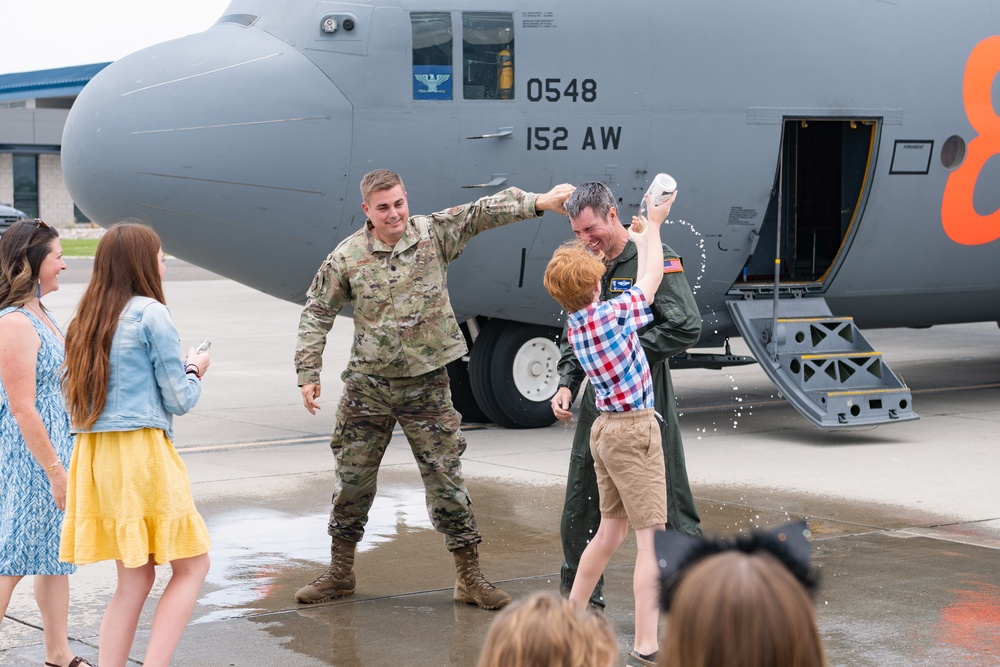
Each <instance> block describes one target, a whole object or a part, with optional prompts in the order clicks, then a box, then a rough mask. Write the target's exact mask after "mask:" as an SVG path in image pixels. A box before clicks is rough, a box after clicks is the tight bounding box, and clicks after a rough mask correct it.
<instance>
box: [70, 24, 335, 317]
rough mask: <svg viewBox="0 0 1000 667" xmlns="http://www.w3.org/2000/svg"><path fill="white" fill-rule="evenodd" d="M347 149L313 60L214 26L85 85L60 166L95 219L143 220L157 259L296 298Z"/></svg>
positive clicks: (321, 241)
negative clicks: (154, 240)
mask: <svg viewBox="0 0 1000 667" xmlns="http://www.w3.org/2000/svg"><path fill="white" fill-rule="evenodd" d="M350 153H351V105H350V103H349V101H348V100H347V99H346V98H345V97H344V95H343V94H342V93H341V92H340V90H338V89H337V87H336V86H335V85H334V84H333V83H332V82H331V81H330V79H329V78H328V77H327V76H326V75H325V74H324V73H323V72H322V71H321V70H320V69H319V68H317V67H316V65H315V64H314V63H313V62H311V61H310V60H309V59H307V58H306V57H305V56H303V55H302V54H301V53H300V52H299V51H297V50H296V49H295V48H293V47H291V46H289V45H288V44H286V43H285V42H282V41H280V40H278V39H277V38H275V37H273V36H272V35H270V34H268V33H266V32H264V31H262V30H259V29H254V28H244V27H241V26H238V25H232V24H218V25H215V26H213V27H211V28H210V29H208V30H206V31H205V32H203V33H200V34H197V35H192V36H190V37H185V38H183V39H178V40H174V41H171V42H166V43H163V44H159V45H157V46H154V47H151V48H149V49H145V50H143V51H139V52H138V53H135V54H132V55H130V56H128V57H126V58H123V59H121V60H119V61H116V62H115V63H112V64H111V65H110V66H108V67H107V68H105V69H104V70H103V71H102V72H101V73H100V74H99V75H98V76H96V77H95V78H94V79H93V80H92V81H91V82H90V83H89V84H88V85H87V86H86V87H85V88H84V90H83V92H82V93H81V94H80V96H79V98H78V99H77V101H76V103H75V104H74V106H73V109H72V110H71V112H70V115H69V118H68V120H67V123H66V129H65V132H64V134H63V148H62V164H63V175H64V178H65V180H66V185H67V187H68V188H69V191H70V193H71V194H72V196H73V199H74V201H75V202H76V204H77V205H78V206H79V207H80V209H81V210H83V211H84V212H85V213H86V214H87V215H88V216H90V217H91V219H93V220H95V221H96V222H99V223H100V224H102V225H110V224H112V223H114V222H116V221H118V220H121V219H123V218H128V217H135V218H139V219H141V220H144V221H147V222H148V223H149V224H151V225H152V226H153V227H154V228H155V229H156V230H157V232H158V233H159V234H160V237H161V238H162V239H163V245H164V248H165V249H166V250H167V251H168V252H170V253H172V254H174V255H176V256H178V257H180V258H182V259H185V260H188V261H191V262H194V263H197V264H199V265H202V266H205V267H207V268H209V269H211V270H213V271H215V272H217V273H220V274H222V275H226V276H228V277H230V278H233V279H236V280H239V281H241V282H243V283H246V284H249V285H251V286H253V287H256V288H258V289H261V290H262V291H265V292H268V293H270V294H273V295H274V296H278V297H281V298H285V299H291V300H299V299H300V298H301V295H302V294H303V293H304V291H305V289H306V288H307V287H308V285H309V282H310V280H311V278H312V276H313V274H314V273H315V270H316V268H317V267H318V266H319V264H320V262H321V261H322V259H323V258H324V257H325V256H326V254H327V253H328V252H329V251H330V249H331V248H332V247H333V244H334V242H335V240H336V234H337V226H338V224H339V221H340V219H341V214H342V210H343V205H344V197H345V193H346V188H347V175H348V166H349V159H350Z"/></svg>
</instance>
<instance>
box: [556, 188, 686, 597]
mask: <svg viewBox="0 0 1000 667" xmlns="http://www.w3.org/2000/svg"><path fill="white" fill-rule="evenodd" d="M566 212H567V214H568V215H569V218H570V223H571V224H572V226H573V233H574V234H575V235H576V237H577V238H578V239H580V240H581V241H582V242H583V243H585V244H586V245H587V247H588V248H590V249H591V250H592V251H593V252H594V253H600V254H601V255H603V259H604V262H605V265H606V267H607V270H606V271H605V273H604V276H603V277H602V278H601V299H609V298H611V297H613V296H615V295H617V294H621V293H622V292H624V291H625V290H627V289H629V288H630V287H632V283H633V282H635V277H636V270H637V269H638V261H637V253H636V248H635V244H634V243H633V242H632V241H631V240H629V235H628V230H627V229H626V228H625V227H624V226H623V225H622V223H621V220H620V219H619V218H618V209H617V208H616V207H615V199H614V195H613V194H612V192H611V190H610V189H609V188H608V187H607V186H606V185H604V184H603V183H596V182H595V183H584V184H582V185H580V186H579V187H577V189H576V192H574V193H573V196H572V197H570V198H569V200H568V201H567V202H566ZM663 258H664V262H663V273H664V275H663V282H661V283H660V287H659V289H657V291H656V297H655V298H654V300H653V303H652V304H651V306H652V310H653V322H652V323H651V324H648V325H647V326H646V327H644V328H642V329H640V330H639V340H640V341H641V342H642V349H643V350H644V351H645V352H646V360H647V361H648V362H649V367H650V370H651V371H652V374H653V395H654V399H655V409H656V412H657V414H659V415H660V416H661V417H662V421H661V422H660V436H661V441H662V443H663V460H664V463H665V464H666V472H667V477H666V479H667V525H668V526H670V527H671V528H673V529H675V530H679V531H681V532H683V533H688V534H690V535H697V534H699V533H700V532H701V528H700V521H701V520H700V519H699V517H698V510H697V508H696V507H695V505H694V497H693V496H692V494H691V486H690V484H689V483H688V477H687V469H686V468H685V466H684V447H683V443H682V442H681V432H680V427H679V426H678V424H677V405H676V403H675V401H674V387H673V383H672V382H671V380H670V369H669V368H668V366H667V359H669V358H670V357H671V356H673V355H675V354H677V353H679V352H683V351H684V350H686V349H688V348H689V347H691V346H692V345H694V344H695V343H696V342H698V337H699V336H700V335H701V315H700V314H699V312H698V304H697V303H695V300H694V294H693V293H692V292H691V287H690V285H688V281H687V278H685V277H684V270H683V267H682V266H681V263H680V258H679V257H678V256H677V253H675V252H674V251H673V250H671V249H670V248H669V247H668V246H666V245H665V244H664V246H663ZM560 350H561V352H562V355H561V357H560V359H559V389H558V390H557V391H556V394H555V396H553V397H552V412H553V413H554V414H555V416H556V417H557V418H558V419H560V420H562V421H568V420H569V419H570V418H571V417H572V413H571V412H570V406H571V404H572V402H573V397H574V396H576V394H577V391H578V390H579V388H580V384H581V383H582V382H583V380H584V377H585V375H584V372H583V367H582V366H580V362H579V361H578V360H577V358H576V356H575V355H574V354H573V349H572V347H571V346H570V344H569V341H568V340H567V339H566V332H565V329H564V330H563V338H562V344H561V345H560ZM597 415H598V410H597V406H596V401H595V396H594V389H593V387H591V386H590V383H589V382H588V383H587V388H586V390H585V391H584V394H583V399H582V400H581V403H580V416H579V423H578V424H577V427H576V432H575V435H574V436H573V449H572V451H571V453H570V461H569V474H568V476H567V479H566V500H565V503H564V505H563V515H562V523H561V526H560V527H561V534H562V544H563V556H564V558H565V562H564V563H563V566H562V572H561V577H560V583H559V587H560V590H562V591H563V593H565V594H567V595H568V594H569V591H570V589H571V588H572V587H573V580H574V578H575V577H576V570H577V567H578V566H579V564H580V556H581V555H582V554H583V550H584V549H585V548H586V546H587V543H588V542H589V541H590V538H591V537H593V535H594V534H595V533H596V532H597V527H598V525H599V524H600V522H601V513H600V506H599V503H598V501H599V494H598V492H597V476H596V473H595V472H594V457H593V456H592V455H591V453H590V430H591V426H593V424H594V420H595V419H597ZM603 586H604V578H603V577H601V580H600V581H599V582H598V584H597V587H596V588H595V589H594V593H593V595H592V596H591V598H590V601H591V605H592V606H595V607H601V608H603V607H604V596H603V594H602V589H603Z"/></svg>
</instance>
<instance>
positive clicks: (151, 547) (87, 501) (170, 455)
mask: <svg viewBox="0 0 1000 667" xmlns="http://www.w3.org/2000/svg"><path fill="white" fill-rule="evenodd" d="M210 547H211V542H210V541H209V537H208V527H207V526H205V521H204V520H203V519H202V518H201V515H200V514H198V510H197V509H195V506H194V499H193V498H192V497H191V485H190V482H188V475H187V468H186V467H185V466H184V462H183V461H181V457H180V456H179V455H178V454H177V451H176V450H175V449H174V446H173V443H171V442H170V439H169V438H167V435H166V433H164V432H163V431H162V430H160V429H152V428H143V429H139V430H137V431H112V432H103V433H81V434H79V435H77V436H76V445H75V446H74V447H73V458H72V460H71V462H70V466H69V489H68V492H67V494H66V518H65V519H64V520H63V530H62V540H61V541H60V544H59V560H61V561H64V562H68V563H76V564H77V565H86V564H87V563H95V562H97V561H102V560H120V561H122V562H123V563H124V565H125V567H142V566H143V565H145V564H146V563H147V562H149V558H150V556H152V558H153V561H154V562H155V563H156V564H157V565H162V564H164V563H168V562H170V561H172V560H177V559H179V558H190V557H192V556H198V555H200V554H203V553H207V552H208V550H209V548H210Z"/></svg>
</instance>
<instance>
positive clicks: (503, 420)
mask: <svg viewBox="0 0 1000 667" xmlns="http://www.w3.org/2000/svg"><path fill="white" fill-rule="evenodd" d="M559 335H560V331H559V329H555V328H553V327H545V326H539V325H533V324H519V323H514V322H511V323H508V325H507V326H506V327H505V328H504V329H503V330H502V332H500V334H499V337H498V340H496V341H495V342H494V343H493V349H492V350H491V354H490V363H489V382H490V384H491V385H492V394H493V399H494V400H493V402H492V403H491V407H492V408H493V411H495V412H497V413H499V415H498V416H499V418H498V419H496V420H495V421H496V422H497V423H498V424H501V425H503V426H505V427H507V428H542V427H545V426H549V425H550V424H552V423H553V422H555V421H556V418H555V415H553V414H552V406H551V404H550V399H551V398H552V396H553V395H554V394H555V391H556V389H557V388H558V386H559V373H558V368H557V366H558V364H559ZM519 384H520V387H519V386H518V385H519Z"/></svg>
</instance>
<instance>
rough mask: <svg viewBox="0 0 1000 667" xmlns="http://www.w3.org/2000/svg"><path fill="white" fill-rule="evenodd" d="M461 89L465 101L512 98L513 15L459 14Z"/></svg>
mask: <svg viewBox="0 0 1000 667" xmlns="http://www.w3.org/2000/svg"><path fill="white" fill-rule="evenodd" d="M462 88H463V90H464V97H465V99H467V100H512V99H514V17H513V15H512V14H509V13H503V12H465V13H464V14H462Z"/></svg>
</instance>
